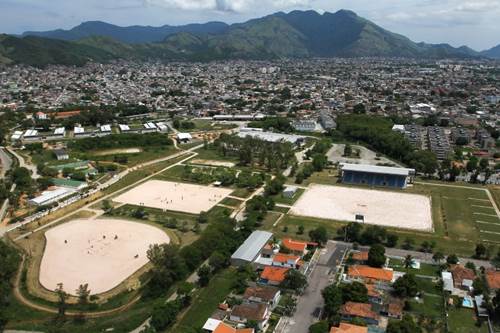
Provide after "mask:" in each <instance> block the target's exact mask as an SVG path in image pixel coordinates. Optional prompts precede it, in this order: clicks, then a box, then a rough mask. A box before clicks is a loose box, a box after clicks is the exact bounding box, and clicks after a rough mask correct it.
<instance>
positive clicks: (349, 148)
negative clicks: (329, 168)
mask: <svg viewBox="0 0 500 333" xmlns="http://www.w3.org/2000/svg"><path fill="white" fill-rule="evenodd" d="M351 155H352V146H351V145H350V144H346V145H345V147H344V156H345V157H350V156H351Z"/></svg>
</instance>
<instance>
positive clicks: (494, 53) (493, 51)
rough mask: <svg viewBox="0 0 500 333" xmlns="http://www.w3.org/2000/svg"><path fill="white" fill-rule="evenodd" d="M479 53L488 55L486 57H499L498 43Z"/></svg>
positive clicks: (499, 46)
mask: <svg viewBox="0 0 500 333" xmlns="http://www.w3.org/2000/svg"><path fill="white" fill-rule="evenodd" d="M481 55H483V56H485V57H488V58H493V59H500V44H498V45H497V46H495V47H492V48H491V49H489V50H485V51H483V52H481Z"/></svg>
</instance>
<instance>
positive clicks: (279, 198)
mask: <svg viewBox="0 0 500 333" xmlns="http://www.w3.org/2000/svg"><path fill="white" fill-rule="evenodd" d="M304 191H305V190H304V189H303V188H298V189H297V192H296V193H295V195H294V196H293V197H292V198H287V197H284V196H283V193H280V194H276V195H273V196H271V197H272V198H273V200H274V202H276V203H278V204H283V205H289V206H291V205H293V204H294V203H295V202H296V201H297V200H299V198H300V196H301V195H302V194H304Z"/></svg>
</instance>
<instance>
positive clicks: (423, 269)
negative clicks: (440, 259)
mask: <svg viewBox="0 0 500 333" xmlns="http://www.w3.org/2000/svg"><path fill="white" fill-rule="evenodd" d="M389 267H391V268H393V269H394V270H395V271H398V272H409V273H413V274H415V275H425V276H433V277H439V275H440V274H439V267H438V266H436V265H430V264H424V263H420V269H413V268H409V269H406V268H405V267H404V262H403V260H401V259H394V258H391V259H389Z"/></svg>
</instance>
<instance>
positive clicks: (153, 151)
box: [80, 146, 178, 167]
mask: <svg viewBox="0 0 500 333" xmlns="http://www.w3.org/2000/svg"><path fill="white" fill-rule="evenodd" d="M176 152H178V150H176V149H175V148H174V147H173V146H172V147H170V146H169V147H163V148H150V149H144V151H142V152H140V153H132V154H110V155H93V154H86V153H83V154H80V156H81V158H82V159H89V160H93V161H103V162H113V161H114V158H115V156H117V155H123V156H125V157H126V158H127V160H128V162H127V163H126V165H127V166H129V167H132V166H136V165H138V164H141V163H144V162H147V161H151V160H155V159H158V158H162V157H167V156H170V155H173V154H174V153H176Z"/></svg>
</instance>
